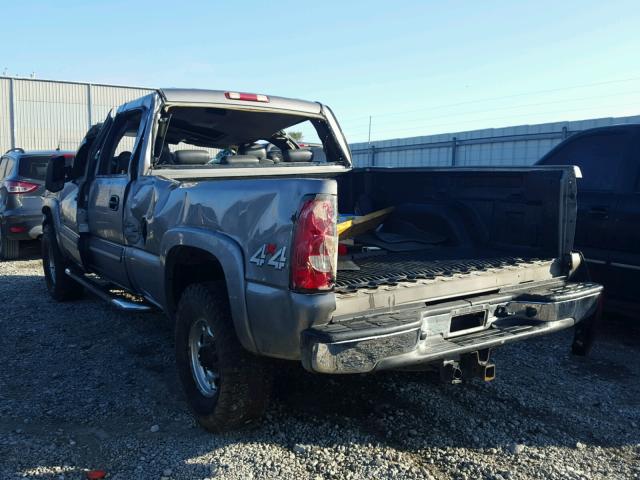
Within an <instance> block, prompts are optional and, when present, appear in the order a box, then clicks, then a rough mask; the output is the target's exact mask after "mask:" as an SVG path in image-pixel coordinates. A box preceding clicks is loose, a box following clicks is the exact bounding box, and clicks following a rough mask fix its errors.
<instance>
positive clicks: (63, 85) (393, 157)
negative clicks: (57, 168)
mask: <svg viewBox="0 0 640 480" xmlns="http://www.w3.org/2000/svg"><path fill="white" fill-rule="evenodd" d="M151 91H152V89H148V88H138V87H127V86H117V85H102V84H90V83H79V82H59V81H51V80H37V79H30V78H12V77H0V152H4V151H6V150H8V149H9V148H13V147H22V148H24V149H53V148H57V147H60V148H61V149H75V148H76V147H77V145H78V143H79V141H80V140H81V139H82V137H83V136H84V134H85V133H86V131H87V129H88V127H89V126H90V125H92V124H94V123H96V122H99V121H101V120H103V119H104V118H105V117H106V115H107V113H108V112H109V110H110V109H111V108H113V107H115V106H117V105H120V104H122V103H124V102H127V101H129V100H133V99H135V98H137V97H140V96H142V95H145V94H147V93H149V92H151ZM636 122H640V116H633V117H619V118H598V119H591V120H579V121H572V122H557V123H545V124H539V125H521V126H516V127H506V128H492V129H486V130H473V131H467V132H458V133H446V134H440V135H429V136H423V137H410V138H398V139H393V140H383V141H375V142H371V144H368V143H356V144H352V145H351V148H352V152H353V157H354V164H355V165H356V166H360V167H363V166H372V165H376V166H393V167H407V166H450V165H456V166H464V165H529V164H532V163H533V162H535V161H536V160H537V159H539V158H540V157H541V156H542V155H544V154H545V153H546V152H547V151H549V150H550V149H551V148H552V147H553V146H554V145H556V144H557V143H558V142H560V141H561V140H562V139H563V138H566V137H567V136H569V135H571V134H572V133H575V132H577V131H580V130H584V129H586V128H592V127H597V126H603V125H612V124H615V123H636Z"/></svg>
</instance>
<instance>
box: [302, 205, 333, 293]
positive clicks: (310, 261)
mask: <svg viewBox="0 0 640 480" xmlns="http://www.w3.org/2000/svg"><path fill="white" fill-rule="evenodd" d="M336 218H337V215H336V197H335V196H333V195H316V196H314V197H313V198H308V199H306V200H305V201H304V202H303V203H302V207H301V208H300V213H299V214H298V221H297V223H296V228H295V234H294V236H293V248H292V251H293V255H292V260H291V288H292V289H294V290H298V291H306V292H308V291H318V290H331V289H332V288H333V286H334V284H335V281H336V272H337V266H338V235H337V231H336Z"/></svg>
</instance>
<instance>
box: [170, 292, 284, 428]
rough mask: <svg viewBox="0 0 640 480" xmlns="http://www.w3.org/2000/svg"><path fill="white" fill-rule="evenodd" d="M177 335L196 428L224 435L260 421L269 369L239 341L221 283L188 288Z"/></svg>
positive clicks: (182, 374) (182, 300)
mask: <svg viewBox="0 0 640 480" xmlns="http://www.w3.org/2000/svg"><path fill="white" fill-rule="evenodd" d="M175 333H176V336H175V340H176V363H177V367H178V373H179V375H180V380H181V382H182V386H183V388H184V391H185V393H186V397H187V402H188V403H189V407H190V409H191V411H192V412H193V414H194V415H195V417H196V419H197V420H198V422H199V423H200V425H202V426H203V427H204V428H205V429H206V430H209V431H211V432H222V431H227V430H232V429H235V428H239V427H242V426H243V425H245V424H247V423H249V422H251V421H252V420H255V419H257V418H259V417H260V416H262V414H263V413H264V410H265V408H266V406H267V402H268V397H269V392H270V388H271V376H270V371H269V366H268V364H267V362H266V361H265V360H263V359H260V358H259V357H257V356H256V355H253V354H251V353H249V352H248V351H247V350H245V349H244V347H242V345H241V344H240V342H239V341H238V338H237V336H236V332H235V330H234V328H233V323H232V320H231V312H230V310H229V300H228V297H227V293H226V289H225V287H224V284H222V283H218V282H208V283H201V284H193V285H190V286H189V287H187V288H186V289H185V291H184V293H183V294H182V297H181V298H180V302H179V304H178V311H177V313H176V330H175Z"/></svg>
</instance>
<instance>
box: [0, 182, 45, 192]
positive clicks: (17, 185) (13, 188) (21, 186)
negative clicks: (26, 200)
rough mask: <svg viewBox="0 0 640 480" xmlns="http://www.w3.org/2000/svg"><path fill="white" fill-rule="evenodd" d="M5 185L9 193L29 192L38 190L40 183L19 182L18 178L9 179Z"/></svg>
mask: <svg viewBox="0 0 640 480" xmlns="http://www.w3.org/2000/svg"><path fill="white" fill-rule="evenodd" d="M4 186H5V187H6V188H7V192H9V193H29V192H33V191H34V190H37V189H38V187H39V186H40V185H38V184H37V183H31V182H19V181H16V180H7V181H6V182H4Z"/></svg>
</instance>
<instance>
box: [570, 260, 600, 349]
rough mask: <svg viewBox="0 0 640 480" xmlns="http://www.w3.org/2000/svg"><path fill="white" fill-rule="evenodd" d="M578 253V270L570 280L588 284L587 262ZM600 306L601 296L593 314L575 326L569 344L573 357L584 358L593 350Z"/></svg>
mask: <svg viewBox="0 0 640 480" xmlns="http://www.w3.org/2000/svg"><path fill="white" fill-rule="evenodd" d="M578 253H580V260H581V262H580V266H579V267H578V270H577V271H576V272H575V274H574V276H573V277H572V278H571V280H578V281H582V282H588V281H590V280H591V275H590V274H589V268H588V267H587V262H586V260H585V258H584V255H583V254H582V252H578ZM602 305H603V296H602V295H601V296H600V299H599V300H598V305H597V307H596V310H595V312H594V313H593V314H591V315H589V316H588V317H587V318H585V319H584V320H582V321H581V322H580V323H578V324H577V325H576V326H575V328H574V332H573V343H572V344H571V353H572V354H573V355H578V356H581V357H586V356H587V355H589V353H591V349H592V348H593V343H594V341H595V337H596V333H597V329H598V324H599V323H600V319H601V317H602Z"/></svg>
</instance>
